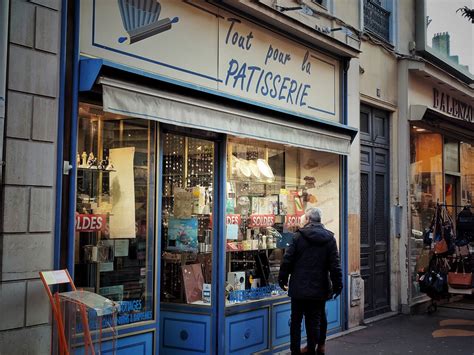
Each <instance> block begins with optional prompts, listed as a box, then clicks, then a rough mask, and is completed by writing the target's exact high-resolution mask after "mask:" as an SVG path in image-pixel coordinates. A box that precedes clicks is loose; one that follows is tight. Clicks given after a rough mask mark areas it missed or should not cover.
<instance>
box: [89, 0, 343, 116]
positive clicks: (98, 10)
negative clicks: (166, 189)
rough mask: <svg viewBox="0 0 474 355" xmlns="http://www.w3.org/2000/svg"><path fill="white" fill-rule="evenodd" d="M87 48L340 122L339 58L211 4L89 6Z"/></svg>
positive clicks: (121, 1) (163, 74) (147, 1)
mask: <svg viewBox="0 0 474 355" xmlns="http://www.w3.org/2000/svg"><path fill="white" fill-rule="evenodd" d="M137 14H141V15H143V16H135V15H137ZM80 50H81V53H82V54H85V55H88V56H93V57H98V58H103V59H105V60H108V61H109V62H113V63H116V64H119V65H124V66H127V67H132V68H136V69H139V70H140V71H143V70H144V71H146V72H147V73H151V74H154V75H157V76H159V77H160V78H163V79H165V80H166V79H168V80H172V81H173V82H175V83H179V84H181V85H191V86H192V87H199V88H201V89H206V90H209V91H211V92H215V93H217V94H221V95H223V96H231V97H236V98H239V99H242V100H244V101H250V102H252V103H256V104H261V105H263V106H266V107H274V108H278V109H280V110H285V111H292V112H294V113H298V114H304V115H306V116H312V117H315V118H322V119H325V120H330V121H336V122H339V121H340V108H339V106H340V104H339V96H340V95H339V94H340V92H339V91H340V85H339V82H340V63H339V61H338V60H337V59H335V58H333V57H329V56H327V55H324V54H322V53H319V52H316V51H314V50H312V49H309V48H307V47H305V46H302V45H300V44H299V43H297V42H294V41H292V40H291V39H289V38H286V37H283V36H280V35H278V34H276V33H274V32H271V31H269V30H267V29H265V28H263V27H261V26H259V25H258V24H255V23H252V22H250V21H247V20H245V19H243V18H240V17H238V16H235V15H234V14H231V13H229V12H227V11H224V10H222V9H220V8H218V7H216V6H213V5H211V4H208V3H206V2H204V1H200V2H195V1H189V2H185V1H176V0H160V1H156V0H143V1H129V0H115V1H98V0H96V1H93V0H84V1H81V42H80Z"/></svg>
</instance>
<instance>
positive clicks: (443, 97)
mask: <svg viewBox="0 0 474 355" xmlns="http://www.w3.org/2000/svg"><path fill="white" fill-rule="evenodd" d="M440 74H441V73H440V72H439V71H436V70H433V68H430V67H429V66H426V67H425V66H421V67H420V66H418V67H417V69H416V70H411V71H410V73H409V91H408V93H409V98H410V99H409V100H410V111H409V112H410V115H409V122H408V124H409V139H410V165H409V170H408V173H409V188H408V202H409V206H410V214H409V223H410V229H409V244H408V245H409V255H410V258H409V265H410V270H409V271H410V273H409V275H410V281H409V292H410V297H411V303H412V304H416V303H417V302H418V301H423V300H426V295H425V294H424V293H421V292H420V289H419V283H418V280H417V276H418V272H417V270H416V265H417V260H418V259H419V256H420V254H421V252H422V249H423V246H424V245H423V236H424V231H425V230H426V229H429V228H430V226H431V225H432V221H433V217H434V215H435V211H436V209H437V206H440V205H441V207H443V208H444V207H445V208H446V210H447V212H448V213H449V215H450V217H451V218H452V220H453V222H454V224H455V223H456V220H457V216H458V214H459V213H460V212H461V211H462V210H465V209H470V206H472V203H473V196H474V195H473V194H474V166H473V162H474V133H473V132H474V116H473V112H472V108H473V97H472V92H471V96H470V95H469V89H468V88H466V90H465V91H463V90H462V87H460V86H459V85H457V83H454V82H449V81H447V82H442V81H440V80H439V79H438V78H439V75H440ZM471 248H472V247H471Z"/></svg>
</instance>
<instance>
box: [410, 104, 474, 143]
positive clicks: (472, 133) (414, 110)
mask: <svg viewBox="0 0 474 355" xmlns="http://www.w3.org/2000/svg"><path fill="white" fill-rule="evenodd" d="M409 121H410V122H412V123H413V124H418V125H424V126H428V128H430V129H434V130H436V131H438V132H439V133H442V134H445V135H447V136H449V137H451V138H454V139H457V140H460V141H468V142H470V143H471V144H473V143H474V122H470V121H466V120H463V119H459V118H454V117H451V116H449V115H447V114H445V113H443V112H442V111H438V110H435V109H433V108H431V107H428V106H426V105H411V106H410V119H409Z"/></svg>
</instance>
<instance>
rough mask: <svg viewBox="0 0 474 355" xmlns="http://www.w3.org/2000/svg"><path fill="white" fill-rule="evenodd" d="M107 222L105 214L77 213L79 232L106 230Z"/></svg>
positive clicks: (77, 228)
mask: <svg viewBox="0 0 474 355" xmlns="http://www.w3.org/2000/svg"><path fill="white" fill-rule="evenodd" d="M106 224H107V216H106V215H105V214H76V231H77V232H99V231H104V230H105V226H106Z"/></svg>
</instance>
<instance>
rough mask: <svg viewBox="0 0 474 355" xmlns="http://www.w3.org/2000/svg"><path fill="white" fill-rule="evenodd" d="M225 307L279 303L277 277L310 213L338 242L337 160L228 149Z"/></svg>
mask: <svg viewBox="0 0 474 355" xmlns="http://www.w3.org/2000/svg"><path fill="white" fill-rule="evenodd" d="M226 185H227V186H226V194H227V196H226V197H227V198H226V221H225V223H226V224H225V227H226V228H225V238H226V287H225V292H226V295H225V297H226V305H227V306H232V305H234V304H241V303H244V302H252V301H257V300H261V299H265V298H271V297H278V296H281V295H284V294H285V292H284V291H283V290H282V289H280V288H279V286H278V273H279V267H280V263H281V261H282V258H283V255H284V252H285V248H287V247H288V246H289V245H290V243H291V242H292V238H293V233H294V232H295V231H296V230H297V229H298V228H299V227H301V226H303V225H304V224H305V222H306V221H305V218H304V213H305V211H306V210H307V209H308V208H310V207H318V208H320V209H321V210H322V215H323V220H322V222H323V224H324V225H325V226H326V228H328V229H330V230H331V231H332V232H334V233H335V236H336V240H337V241H338V242H339V225H340V220H339V216H340V162H339V156H338V155H335V154H329V153H323V152H316V151H311V150H306V149H301V148H293V147H288V146H284V145H280V144H272V143H263V142H260V141H257V140H251V139H242V138H236V137H231V138H229V140H228V145H227V184H226Z"/></svg>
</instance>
